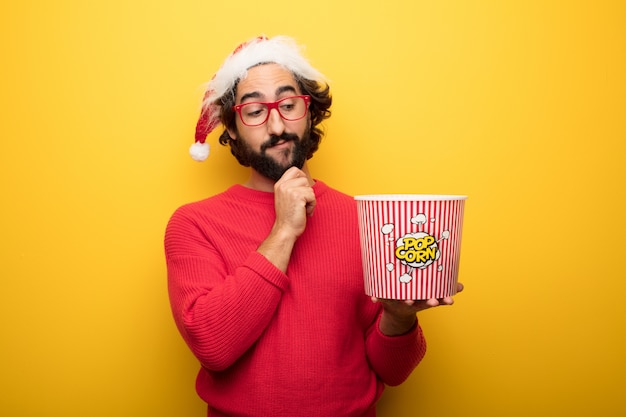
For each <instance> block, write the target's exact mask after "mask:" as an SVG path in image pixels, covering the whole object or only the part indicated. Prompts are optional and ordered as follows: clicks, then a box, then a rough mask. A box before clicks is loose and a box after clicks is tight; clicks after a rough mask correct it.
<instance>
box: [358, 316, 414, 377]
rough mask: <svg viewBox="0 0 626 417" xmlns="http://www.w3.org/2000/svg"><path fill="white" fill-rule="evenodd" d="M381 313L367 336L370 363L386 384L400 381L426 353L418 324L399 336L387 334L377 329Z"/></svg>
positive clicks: (409, 373) (407, 375)
mask: <svg viewBox="0 0 626 417" xmlns="http://www.w3.org/2000/svg"><path fill="white" fill-rule="evenodd" d="M380 317H381V316H380V315H378V318H377V319H376V321H375V322H374V323H373V325H372V326H371V327H370V329H369V331H368V333H367V336H366V341H365V343H366V352H367V357H368V360H369V363H370V366H371V367H372V369H373V370H374V372H376V374H377V375H378V377H379V378H380V379H381V380H382V381H383V382H384V383H385V384H386V385H389V386H396V385H400V384H401V383H403V382H404V381H405V380H406V379H407V378H408V377H409V375H411V372H413V370H414V369H415V368H416V367H417V365H418V364H419V363H420V362H421V360H422V358H423V357H424V355H425V354H426V339H425V338H424V334H423V332H422V328H421V327H420V325H419V323H417V322H416V324H415V326H414V327H413V328H412V329H411V330H410V331H409V332H408V333H406V334H403V335H401V336H386V335H384V334H383V333H382V332H381V331H380V328H379V322H380Z"/></svg>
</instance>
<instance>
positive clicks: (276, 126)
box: [267, 109, 285, 136]
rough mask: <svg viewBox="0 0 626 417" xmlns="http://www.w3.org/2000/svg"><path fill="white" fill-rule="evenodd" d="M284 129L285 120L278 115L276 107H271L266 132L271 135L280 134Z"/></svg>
mask: <svg viewBox="0 0 626 417" xmlns="http://www.w3.org/2000/svg"><path fill="white" fill-rule="evenodd" d="M284 131H285V122H284V121H283V118H282V117H280V113H278V110H277V109H271V110H270V115H269V117H268V118H267V132H268V133H269V134H271V135H276V136H280V135H282V134H283V132H284Z"/></svg>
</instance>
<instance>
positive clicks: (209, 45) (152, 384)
mask: <svg viewBox="0 0 626 417" xmlns="http://www.w3.org/2000/svg"><path fill="white" fill-rule="evenodd" d="M625 22H626V5H625V3H624V2H622V1H607V0H598V1H593V2H591V1H549V0H548V1H539V0H528V1H510V2H506V1H496V0H494V1H487V0H485V1H462V0H450V1H436V2H432V1H413V0H406V1H399V0H387V1H384V2H383V1H358V2H357V1H354V2H349V1H343V2H342V1H337V0H332V1H330V0H320V1H317V2H313V3H310V2H308V3H307V2H294V1H282V0H279V1H272V2H258V1H248V0H238V1H236V2H212V1H184V0H182V1H164V0H152V1H147V0H145V1H129V0H107V1H93V2H88V1H79V0H57V1H35V0H25V1H19V2H18V1H15V2H4V3H3V5H2V6H0V36H1V37H0V39H1V41H0V42H1V45H2V46H1V47H2V50H1V54H2V55H1V56H2V65H1V66H0V68H1V69H0V71H1V76H0V83H1V84H0V135H1V140H2V146H1V149H0V181H1V196H2V204H1V207H2V209H1V210H2V211H1V212H0V231H1V233H2V238H1V239H0V245H2V246H1V250H0V268H1V269H0V271H1V274H2V275H1V281H0V320H1V321H0V343H1V345H0V347H1V352H0V369H1V371H0V415H3V416H59V417H68V416H92V417H97V416H129V417H131V416H132V417H136V416H159V417H179V416H202V415H204V412H205V406H204V404H203V403H202V402H201V401H200V400H199V399H198V398H197V397H196V394H195V392H194V377H195V373H196V371H197V363H196V361H195V359H194V358H193V357H192V355H191V354H190V353H189V352H188V350H187V348H186V346H185V345H184V344H183V342H182V340H181V338H180V337H179V335H178V333H177V331H176V329H175V326H174V324H173V321H172V319H171V315H170V311H169V305H168V300H167V293H166V271H165V266H164V260H163V253H162V252H163V251H162V238H163V231H164V227H165V224H166V222H167V219H168V218H169V216H170V214H171V213H172V211H173V210H174V209H175V208H176V207H178V206H179V205H181V204H183V203H185V202H189V201H192V200H197V199H200V198H204V197H205V196H208V195H211V194H214V193H216V192H218V191H221V190H222V189H224V188H225V187H227V186H228V185H230V184H231V183H233V182H236V181H240V180H242V179H243V178H244V176H245V171H244V170H243V169H241V168H238V167H236V162H235V160H234V158H232V157H231V155H230V153H229V151H228V149H227V148H223V147H221V146H219V145H217V135H216V134H213V135H211V137H210V138H209V141H210V142H211V144H212V154H211V156H210V157H209V160H208V161H207V162H206V163H203V164H199V163H196V162H194V161H192V160H191V159H190V158H189V156H188V154H187V149H188V147H189V145H190V144H191V142H192V140H193V131H194V125H195V121H196V117H197V113H198V105H199V101H200V98H201V94H202V93H201V86H202V84H203V83H204V82H205V81H208V79H209V78H210V77H211V76H212V74H213V73H214V71H215V70H216V69H217V67H218V66H219V64H220V63H221V62H222V60H223V59H224V57H225V56H226V55H227V54H228V53H229V52H230V51H231V50H232V49H233V48H234V47H235V46H236V45H237V44H238V43H239V42H241V41H242V40H245V39H248V38H250V37H252V36H256V35H258V34H260V33H265V34H267V35H270V36H271V35H276V34H288V35H291V36H293V37H295V38H296V39H297V40H298V41H299V42H300V43H303V44H305V45H306V46H307V49H306V54H307V55H308V56H309V58H310V59H311V61H312V62H313V64H314V65H315V66H317V67H319V68H320V69H321V70H322V71H323V72H325V74H326V75H327V76H328V77H329V78H330V79H331V82H332V84H331V86H332V88H333V93H334V100H335V101H334V106H333V117H332V118H331V120H330V121H329V122H328V123H327V124H326V128H327V137H326V138H325V140H324V141H323V142H322V146H321V148H320V151H319V152H318V154H316V156H315V157H314V158H313V160H312V161H311V166H310V167H311V169H312V173H313V174H314V176H315V177H316V178H320V179H323V180H325V181H326V182H327V183H328V184H330V185H332V186H335V187H336V188H339V189H342V190H344V191H346V192H348V193H351V194H359V193H379V192H406V193H453V194H467V195H469V200H468V203H467V209H466V218H465V229H464V235H463V251H462V261H461V280H462V281H463V282H464V283H465V284H466V288H467V290H466V292H465V293H463V294H462V295H459V296H458V297H457V299H456V301H457V303H456V305H455V306H454V307H452V308H442V309H439V310H434V311H428V312H425V313H423V314H422V315H421V323H422V325H423V327H424V330H425V332H426V335H427V338H428V341H429V352H428V354H427V356H426V358H425V360H424V361H423V363H422V364H421V366H420V367H419V368H418V369H417V370H416V371H415V372H414V373H413V375H412V376H411V377H410V379H409V380H408V381H407V382H406V383H405V384H404V385H402V386H400V387H397V388H392V389H389V390H387V392H386V394H385V395H384V397H383V399H382V401H381V403H380V405H379V414H380V416H383V417H385V416H387V417H391V416H394V417H399V416H417V415H424V416H426V415H439V416H467V415H481V416H528V415H533V416H541V415H554V416H565V415H567V416H570V417H571V416H591V415H594V416H623V415H626V405H625V404H624V398H623V396H624V387H625V386H626V360H625V359H624V352H626V303H625V302H624V300H623V298H624V294H625V292H626V291H625V290H626V274H625V273H624V266H623V265H624V263H623V261H624V259H625V256H624V251H625V249H626V245H625V243H624V242H625V235H626V222H625V217H626V213H625V212H626V203H625V197H626V193H625V190H624V189H625V188H626V187H625V180H626V168H625V165H626V145H625V144H624V143H625V140H626V82H625V74H626V23H625ZM331 268H332V267H331ZM337 302H342V301H341V297H340V296H338V299H337Z"/></svg>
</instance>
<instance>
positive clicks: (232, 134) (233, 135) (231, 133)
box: [226, 129, 237, 140]
mask: <svg viewBox="0 0 626 417" xmlns="http://www.w3.org/2000/svg"><path fill="white" fill-rule="evenodd" d="M226 131H227V132H228V136H230V138H231V139H232V140H237V132H236V131H235V130H233V129H226Z"/></svg>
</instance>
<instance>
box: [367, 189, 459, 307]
mask: <svg viewBox="0 0 626 417" xmlns="http://www.w3.org/2000/svg"><path fill="white" fill-rule="evenodd" d="M354 199H355V200H356V202H357V210H358V216H359V236H360V241H361V257H362V260H363V275H364V281H365V293H366V294H367V295H369V296H375V297H378V298H387V299H395V300H426V299H429V298H443V297H447V296H451V295H454V294H456V284H457V279H458V274H459V260H460V255H461V231H462V227H463V211H464V208H465V200H466V199H467V197H466V196H452V195H420V194H378V195H361V196H355V197H354Z"/></svg>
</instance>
